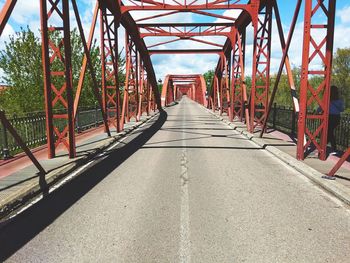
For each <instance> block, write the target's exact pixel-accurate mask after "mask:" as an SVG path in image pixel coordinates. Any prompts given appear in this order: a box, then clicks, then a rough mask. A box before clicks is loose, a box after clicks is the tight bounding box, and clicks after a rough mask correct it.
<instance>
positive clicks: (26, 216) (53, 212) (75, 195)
mask: <svg viewBox="0 0 350 263" xmlns="http://www.w3.org/2000/svg"><path fill="white" fill-rule="evenodd" d="M166 120H167V113H166V112H165V111H161V112H160V115H159V117H158V119H157V120H155V121H152V122H150V123H149V124H146V125H145V126H144V127H142V128H141V129H143V132H142V133H132V134H130V135H129V137H128V139H127V140H126V141H128V143H126V144H122V143H121V144H119V145H118V147H117V148H116V149H115V150H111V151H110V152H108V153H106V155H105V156H104V157H103V158H101V157H100V158H101V160H97V162H96V164H95V165H94V166H93V167H91V168H90V169H88V170H86V171H84V172H83V173H82V174H81V175H79V176H78V177H77V178H75V179H73V180H72V181H71V182H69V183H67V184H66V185H64V186H62V187H61V188H59V189H58V190H56V191H55V192H53V193H52V194H49V195H47V196H46V197H45V198H44V199H43V200H41V201H40V202H38V203H37V204H35V205H33V206H32V207H31V208H29V209H28V210H26V211H25V212H23V213H22V214H20V215H18V216H16V217H15V218H14V219H12V220H11V221H10V222H6V223H5V224H3V225H2V226H1V228H0V262H3V261H4V260H5V259H7V258H8V257H10V256H11V255H12V254H13V253H15V252H16V251H17V250H18V249H20V248H21V247H22V246H24V245H25V244H26V243H27V242H29V241H30V240H31V239H33V238H34V237H35V236H36V235H37V234H38V233H40V232H41V231H42V230H43V229H45V228H46V227H47V226H48V225H50V224H51V223H52V222H53V221H54V220H55V219H56V218H58V217H59V216H60V215H61V214H62V213H64V212H65V211H66V210H67V209H69V208H70V207H71V206H72V205H73V204H74V203H75V202H77V201H78V200H79V199H80V198H81V197H83V196H84V195H85V194H86V193H87V192H89V191H90V190H91V189H92V188H93V187H95V186H96V185H97V184H98V183H99V182H100V181H102V180H103V179H104V178H105V177H107V176H108V175H109V174H110V173H111V172H112V171H113V170H114V169H116V168H117V167H118V166H119V165H121V164H122V163H123V162H124V161H126V160H127V159H128V158H129V157H130V156H131V155H132V154H134V153H135V152H136V151H137V150H138V149H140V148H141V147H142V146H143V145H144V144H145V143H146V142H147V141H148V140H149V139H150V138H151V137H152V136H153V135H154V134H155V133H156V132H157V131H158V130H160V128H161V127H162V126H163V124H164V123H165V121H166ZM126 141H125V142H126ZM72 223H75V222H72Z"/></svg>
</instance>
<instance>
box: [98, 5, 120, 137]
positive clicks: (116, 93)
mask: <svg viewBox="0 0 350 263" xmlns="http://www.w3.org/2000/svg"><path fill="white" fill-rule="evenodd" d="M119 22H120V18H119V17H118V16H116V15H113V14H112V13H111V12H110V11H109V10H108V9H107V8H106V7H104V6H101V7H100V31H101V32H100V35H101V62H102V63H101V65H102V69H101V71H102V83H101V89H102V100H103V110H104V111H105V112H106V113H107V119H108V124H109V125H112V126H114V127H115V128H116V130H117V132H119V131H120V130H121V129H122V128H123V127H122V126H121V123H120V110H121V104H120V90H119V78H118V59H117V57H118V27H119Z"/></svg>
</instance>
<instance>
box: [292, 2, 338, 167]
mask: <svg viewBox="0 0 350 263" xmlns="http://www.w3.org/2000/svg"><path fill="white" fill-rule="evenodd" d="M304 3H305V6H304V9H305V15H304V42H303V60H302V68H301V69H302V70H301V84H300V112H299V117H298V149H297V158H298V159H304V158H305V151H306V150H307V149H308V147H309V146H311V144H313V145H314V146H315V147H316V149H317V150H318V152H319V158H320V159H322V160H325V159H326V148H327V127H328V113H329V95H330V94H329V93H330V78H331V73H332V72H331V70H332V54H333V40H334V19H335V1H328V5H326V3H327V1H317V2H315V1H312V0H305V1H304ZM320 17H322V18H323V21H324V23H322V24H316V22H314V21H315V20H316V19H317V20H319V18H320ZM320 35H321V36H322V37H321V39H320V40H319V39H318V38H319V37H320ZM312 76H319V77H321V78H322V82H321V83H320V84H319V85H318V86H313V85H312V83H310V81H309V78H310V77H312ZM317 108H319V110H320V112H321V113H319V114H316V113H314V112H315V111H314V110H315V109H317ZM311 119H316V120H318V121H319V122H318V123H319V124H318V126H317V127H316V128H315V130H311V129H310V128H309V127H308V125H307V122H308V120H311ZM304 141H305V142H304Z"/></svg>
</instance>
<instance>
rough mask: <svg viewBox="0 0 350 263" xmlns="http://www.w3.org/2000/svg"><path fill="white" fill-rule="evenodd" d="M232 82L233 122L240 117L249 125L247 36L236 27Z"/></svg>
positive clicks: (233, 38) (233, 34)
mask: <svg viewBox="0 0 350 263" xmlns="http://www.w3.org/2000/svg"><path fill="white" fill-rule="evenodd" d="M231 33H232V36H231V43H232V70H231V72H232V77H231V78H232V80H231V110H230V111H231V113H232V114H231V121H233V119H234V118H235V117H238V118H239V120H240V121H243V117H245V120H246V122H247V127H248V128H249V127H250V124H249V121H250V119H249V109H248V98H247V87H246V84H245V75H244V53H243V52H244V47H243V46H244V44H245V42H244V36H245V34H244V33H243V34H242V33H241V32H239V31H238V29H237V28H236V27H233V29H232V32H231Z"/></svg>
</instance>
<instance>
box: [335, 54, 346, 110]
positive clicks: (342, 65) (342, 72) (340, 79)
mask: <svg viewBox="0 0 350 263" xmlns="http://www.w3.org/2000/svg"><path fill="white" fill-rule="evenodd" d="M332 83H333V84H334V85H336V86H338V87H339V89H340V93H341V96H342V98H343V99H344V101H345V107H346V108H347V111H348V112H350V48H343V49H340V48H339V49H337V51H336V53H335V56H334V59H333V75H332Z"/></svg>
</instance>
